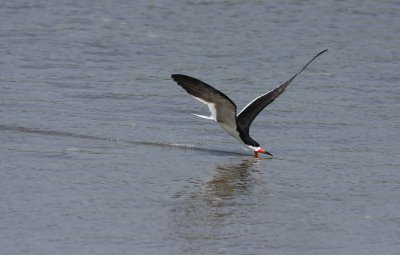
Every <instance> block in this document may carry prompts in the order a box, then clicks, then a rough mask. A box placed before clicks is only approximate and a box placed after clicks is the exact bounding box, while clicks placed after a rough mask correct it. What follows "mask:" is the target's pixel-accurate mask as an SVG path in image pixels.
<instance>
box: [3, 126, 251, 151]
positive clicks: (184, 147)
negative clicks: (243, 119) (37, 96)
mask: <svg viewBox="0 0 400 255" xmlns="http://www.w3.org/2000/svg"><path fill="white" fill-rule="evenodd" d="M0 130H1V131H11V132H19V133H28V134H38V135H46V136H57V137H71V138H76V139H87V140H96V141H108V142H118V143H125V144H135V145H143V146H156V147H161V148H162V147H166V148H175V149H179V150H186V151H200V152H204V153H210V154H216V155H241V156H244V155H247V156H248V154H247V153H244V152H243V153H240V152H234V151H224V150H217V149H209V148H202V147H196V145H194V144H177V143H167V142H158V141H129V140H127V141H124V140H121V139H116V138H106V137H99V136H93V135H83V134H76V133H71V132H65V131H54V130H43V129H38V128H28V127H22V126H9V125H2V124H0Z"/></svg>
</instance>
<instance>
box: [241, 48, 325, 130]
mask: <svg viewBox="0 0 400 255" xmlns="http://www.w3.org/2000/svg"><path fill="white" fill-rule="evenodd" d="M326 51H327V50H323V51H321V52H320V53H318V54H317V55H316V56H315V57H313V58H312V59H311V60H310V61H308V63H307V64H305V65H304V67H303V68H302V69H301V70H300V71H299V72H297V73H296V74H295V75H293V76H292V78H290V79H289V80H287V81H286V82H285V83H283V84H282V85H280V86H278V87H276V88H275V89H273V90H271V91H269V92H267V93H266V94H264V95H261V96H259V97H257V98H256V99H254V100H253V101H251V102H250V103H249V104H248V105H247V106H246V107H244V108H243V110H242V111H240V113H239V114H238V116H237V118H238V123H239V124H240V125H241V128H243V129H245V130H249V127H250V125H251V123H252V122H253V120H254V118H255V117H257V115H258V114H259V113H260V112H261V111H262V110H263V109H264V108H265V107H267V106H268V105H269V104H270V103H272V102H273V101H274V100H275V99H276V98H277V97H279V96H280V95H281V94H282V93H283V92H284V91H285V89H286V87H287V86H289V84H290V83H291V82H292V81H293V80H294V79H295V78H296V77H297V75H299V74H300V73H301V72H303V70H304V69H306V67H307V66H308V65H309V64H310V63H311V62H312V61H313V60H314V59H316V58H317V57H318V56H319V55H321V54H322V53H324V52H326Z"/></svg>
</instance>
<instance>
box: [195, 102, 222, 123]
mask: <svg viewBox="0 0 400 255" xmlns="http://www.w3.org/2000/svg"><path fill="white" fill-rule="evenodd" d="M194 98H195V99H196V100H198V101H200V102H202V103H203V104H206V105H207V106H208V109H209V110H210V112H211V116H209V117H208V116H204V115H198V114H194V113H192V114H193V115H196V116H197V117H200V118H204V119H209V120H214V121H217V109H216V108H215V104H213V103H210V102H207V101H205V100H203V99H201V98H198V97H194Z"/></svg>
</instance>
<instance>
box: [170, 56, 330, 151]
mask: <svg viewBox="0 0 400 255" xmlns="http://www.w3.org/2000/svg"><path fill="white" fill-rule="evenodd" d="M326 51H328V49H325V50H323V51H321V52H319V53H318V54H317V55H315V56H314V57H313V58H312V59H311V60H310V61H308V62H307V64H305V65H304V66H303V67H302V68H301V69H300V71H298V72H297V73H296V74H295V75H293V76H292V77H291V78H290V79H289V80H287V81H286V82H284V83H283V84H281V85H279V86H277V87H276V88H274V89H272V90H270V91H268V92H267V93H265V94H263V95H261V96H259V97H257V98H255V99H254V100H253V101H251V102H250V103H248V104H247V105H246V106H245V107H244V108H243V109H242V110H241V111H240V112H239V113H238V114H237V109H236V105H235V103H234V102H233V101H232V100H231V99H230V98H229V97H228V96H226V95H225V94H224V93H222V92H221V91H219V90H218V89H216V88H214V87H212V86H211V85H208V84H207V83H205V82H203V81H201V80H198V79H196V78H193V77H190V76H187V75H184V74H172V75H171V78H172V79H173V80H174V81H175V82H176V83H177V84H178V85H179V86H181V87H182V88H183V89H184V90H186V92H187V93H188V94H190V95H191V96H193V97H194V98H195V99H197V100H198V101H200V102H201V103H204V104H206V105H207V106H208V109H209V110H210V112H211V115H210V116H204V115H199V114H194V113H193V115H195V116H197V117H200V118H204V119H209V120H213V121H216V122H217V123H218V124H219V126H220V127H221V128H223V129H224V130H225V131H226V132H228V134H230V135H231V136H233V137H234V138H236V139H238V140H239V141H240V142H242V143H243V144H244V145H245V146H246V147H248V148H250V149H251V150H252V151H253V152H254V157H256V158H258V157H259V156H258V154H259V153H263V154H267V155H270V156H273V155H272V154H271V153H270V152H268V151H267V150H265V149H262V148H261V147H260V144H259V143H258V142H257V141H255V140H254V139H253V138H251V136H250V126H251V124H252V122H253V120H254V119H255V118H256V117H257V115H258V114H259V113H260V112H261V111H262V110H263V109H264V108H265V107H267V106H268V105H269V104H270V103H272V102H273V101H274V100H275V99H276V98H278V97H279V96H280V95H281V94H282V93H283V92H284V91H285V90H286V88H287V87H288V86H289V84H290V83H291V82H292V81H293V80H294V79H295V78H296V77H297V76H298V75H299V74H300V73H302V72H303V70H304V69H306V68H307V66H308V65H309V64H310V63H311V62H313V61H314V60H315V59H316V58H317V57H318V56H320V55H321V54H323V53H325V52H326Z"/></svg>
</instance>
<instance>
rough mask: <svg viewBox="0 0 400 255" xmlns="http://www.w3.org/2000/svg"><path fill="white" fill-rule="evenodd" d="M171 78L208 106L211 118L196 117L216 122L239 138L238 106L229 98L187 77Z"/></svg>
mask: <svg viewBox="0 0 400 255" xmlns="http://www.w3.org/2000/svg"><path fill="white" fill-rule="evenodd" d="M171 78H172V79H173V80H174V81H176V82H177V83H178V85H179V86H181V87H182V88H183V89H185V90H186V92H187V93H189V94H190V95H191V96H193V97H194V98H195V99H197V100H199V101H200V102H202V103H204V104H206V105H207V106H208V109H209V110H210V112H211V116H210V117H207V116H202V115H197V114H195V115H196V116H199V117H202V118H207V119H212V120H215V121H217V122H218V124H219V125H220V126H221V127H222V128H224V129H225V130H226V131H227V132H228V133H229V134H231V135H232V136H234V137H236V136H237V134H236V133H237V132H236V105H235V103H234V102H232V100H231V99H230V98H229V97H227V96H226V95H225V94H224V93H222V92H221V91H219V90H217V89H215V88H213V87H212V86H210V85H208V84H207V83H205V82H202V81H200V80H198V79H196V78H193V77H190V76H187V75H183V74H173V75H172V76H171Z"/></svg>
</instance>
